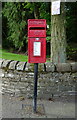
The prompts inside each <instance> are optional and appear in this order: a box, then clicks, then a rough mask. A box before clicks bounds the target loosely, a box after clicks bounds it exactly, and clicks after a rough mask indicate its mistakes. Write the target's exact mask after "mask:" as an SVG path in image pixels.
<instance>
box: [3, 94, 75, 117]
mask: <svg viewBox="0 0 77 120" xmlns="http://www.w3.org/2000/svg"><path fill="white" fill-rule="evenodd" d="M32 103H33V100H32V99H26V98H25V99H24V98H22V97H18V98H17V97H10V96H9V95H3V96H2V118H75V97H74V96H65V97H59V98H58V97H55V98H53V99H50V100H38V106H37V111H38V112H37V114H34V113H33V107H32Z"/></svg>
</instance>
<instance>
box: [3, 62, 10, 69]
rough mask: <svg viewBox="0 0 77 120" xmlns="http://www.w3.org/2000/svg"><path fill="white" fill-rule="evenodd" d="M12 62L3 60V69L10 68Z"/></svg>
mask: <svg viewBox="0 0 77 120" xmlns="http://www.w3.org/2000/svg"><path fill="white" fill-rule="evenodd" d="M10 62H11V60H3V64H2V68H6V67H7V66H9V64H10Z"/></svg>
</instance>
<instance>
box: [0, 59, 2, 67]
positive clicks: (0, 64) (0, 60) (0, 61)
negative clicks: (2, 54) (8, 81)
mask: <svg viewBox="0 0 77 120" xmlns="http://www.w3.org/2000/svg"><path fill="white" fill-rule="evenodd" d="M2 62H3V60H2V59H0V68H1V66H2Z"/></svg>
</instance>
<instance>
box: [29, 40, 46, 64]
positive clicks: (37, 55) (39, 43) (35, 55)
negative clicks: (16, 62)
mask: <svg viewBox="0 0 77 120" xmlns="http://www.w3.org/2000/svg"><path fill="white" fill-rule="evenodd" d="M28 56H29V58H28V62H29V63H45V62H46V38H29V42H28Z"/></svg>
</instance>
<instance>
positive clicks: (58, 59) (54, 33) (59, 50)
mask: <svg viewBox="0 0 77 120" xmlns="http://www.w3.org/2000/svg"><path fill="white" fill-rule="evenodd" d="M64 7H65V3H64V2H63V3H62V2H61V6H60V9H61V13H60V15H51V62H53V63H65V62H66V30H65V10H64ZM51 8H52V6H51Z"/></svg>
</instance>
